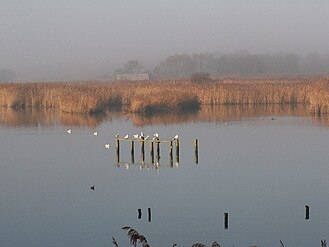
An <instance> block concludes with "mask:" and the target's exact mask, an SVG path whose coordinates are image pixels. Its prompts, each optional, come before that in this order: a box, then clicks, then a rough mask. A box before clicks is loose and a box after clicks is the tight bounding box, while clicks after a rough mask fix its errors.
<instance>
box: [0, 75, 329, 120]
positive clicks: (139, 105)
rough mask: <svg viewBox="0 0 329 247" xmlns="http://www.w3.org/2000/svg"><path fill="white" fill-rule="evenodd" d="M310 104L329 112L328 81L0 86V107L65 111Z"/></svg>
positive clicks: (172, 109)
mask: <svg viewBox="0 0 329 247" xmlns="http://www.w3.org/2000/svg"><path fill="white" fill-rule="evenodd" d="M273 104H280V105H286V104H289V105H294V104H306V105H309V107H310V111H311V112H316V113H318V114H322V113H327V112H328V111H329V79H328V78H323V79H321V80H320V81H319V80H316V79H313V80H312V79H300V78H296V79H291V78H290V79H287V80H281V79H272V80H271V79H253V80H242V79H237V80H232V79H229V80H228V79H226V80H217V81H214V82H209V83H202V84H197V83H193V82H191V81H151V82H150V81H145V82H115V83H101V82H86V83H73V84H65V83H17V84H14V83H9V84H0V106H4V107H12V108H39V109H48V108H54V109H59V110H60V111H62V112H70V113H95V112H103V111H105V110H106V109H108V108H109V107H120V108H121V109H123V110H124V111H127V112H139V113H145V114H148V113H152V112H175V111H176V112H179V111H181V110H184V109H189V108H191V109H197V108H198V107H200V105H245V106H250V105H273Z"/></svg>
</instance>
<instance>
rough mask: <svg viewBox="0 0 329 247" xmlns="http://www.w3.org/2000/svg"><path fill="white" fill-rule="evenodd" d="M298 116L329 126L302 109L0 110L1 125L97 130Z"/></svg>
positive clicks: (328, 118)
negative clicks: (109, 125) (110, 125)
mask: <svg viewBox="0 0 329 247" xmlns="http://www.w3.org/2000/svg"><path fill="white" fill-rule="evenodd" d="M286 116H297V117H307V118H310V117H311V119H312V123H313V124H314V125H318V126H324V127H326V126H329V116H326V115H321V116H318V115H316V114H313V115H310V112H309V107H308V106H305V105H303V104H298V105H281V104H278V105H225V106H207V105H204V106H202V107H201V108H200V109H195V110H192V111H191V110H188V111H180V112H172V113H161V114H159V113H155V114H147V115H145V114H136V113H126V112H122V111H120V110H118V109H116V110H113V109H112V110H110V111H107V112H106V113H102V114H70V113H62V112H60V111H58V110H56V109H48V110H41V109H33V108H26V109H14V108H7V107H0V125H1V126H7V127H52V126H56V125H63V126H76V127H89V128H95V127H97V126H98V125H100V124H101V123H102V122H112V121H115V120H124V121H131V122H132V124H133V125H134V126H135V127H145V126H152V125H172V124H181V123H196V122H210V123H220V124H223V123H230V122H236V121H241V120H244V119H248V118H257V117H269V118H270V119H272V120H276V118H277V117H286Z"/></svg>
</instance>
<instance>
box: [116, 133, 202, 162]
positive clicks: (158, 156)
mask: <svg viewBox="0 0 329 247" xmlns="http://www.w3.org/2000/svg"><path fill="white" fill-rule="evenodd" d="M120 141H128V142H130V143H131V145H130V154H131V163H132V164H133V163H135V141H136V142H140V143H141V159H142V162H143V163H144V162H145V142H149V143H150V159H151V163H152V164H154V163H155V158H156V161H157V162H159V161H160V157H161V155H160V144H161V143H169V158H170V164H171V165H172V164H173V144H174V142H175V147H176V152H175V153H176V163H177V164H178V163H179V139H178V138H177V139H173V140H160V139H158V138H156V139H154V140H145V139H144V138H143V137H142V139H140V140H131V139H123V138H116V139H115V144H116V145H115V146H116V161H117V163H118V164H119V163H120ZM154 144H155V146H156V155H154ZM198 149H199V147H198V139H194V160H195V163H196V164H198V163H199V150H198ZM154 156H155V157H154Z"/></svg>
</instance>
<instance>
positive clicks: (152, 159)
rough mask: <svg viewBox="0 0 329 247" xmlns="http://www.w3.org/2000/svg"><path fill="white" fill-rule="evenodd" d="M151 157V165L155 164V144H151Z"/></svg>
mask: <svg viewBox="0 0 329 247" xmlns="http://www.w3.org/2000/svg"><path fill="white" fill-rule="evenodd" d="M150 156H151V163H152V164H154V142H153V141H151V142H150Z"/></svg>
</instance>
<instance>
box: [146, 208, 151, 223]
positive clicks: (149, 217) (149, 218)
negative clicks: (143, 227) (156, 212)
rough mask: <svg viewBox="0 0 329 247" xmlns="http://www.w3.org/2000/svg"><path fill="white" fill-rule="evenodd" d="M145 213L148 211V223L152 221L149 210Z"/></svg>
mask: <svg viewBox="0 0 329 247" xmlns="http://www.w3.org/2000/svg"><path fill="white" fill-rule="evenodd" d="M147 211H148V220H149V222H151V221H152V216H151V208H148V209H147Z"/></svg>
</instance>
